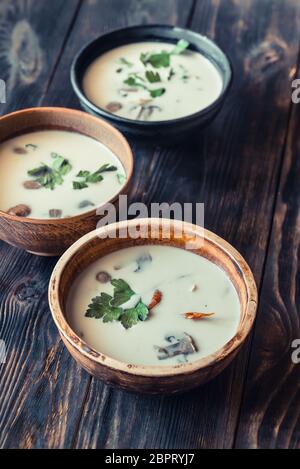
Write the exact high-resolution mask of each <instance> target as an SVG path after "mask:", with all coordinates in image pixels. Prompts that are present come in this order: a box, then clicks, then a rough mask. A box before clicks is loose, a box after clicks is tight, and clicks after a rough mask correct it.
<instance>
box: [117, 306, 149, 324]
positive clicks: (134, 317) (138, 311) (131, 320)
mask: <svg viewBox="0 0 300 469" xmlns="http://www.w3.org/2000/svg"><path fill="white" fill-rule="evenodd" d="M148 313H149V310H148V308H147V306H146V305H145V304H144V303H142V302H141V301H140V302H139V303H138V304H137V305H136V307H135V308H131V309H127V310H126V311H125V312H124V313H123V314H122V316H121V319H120V320H121V324H122V325H123V327H125V329H130V328H131V327H132V326H135V325H136V324H138V322H139V321H145V320H146V319H147V316H148Z"/></svg>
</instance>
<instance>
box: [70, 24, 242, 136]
mask: <svg viewBox="0 0 300 469" xmlns="http://www.w3.org/2000/svg"><path fill="white" fill-rule="evenodd" d="M179 39H185V40H187V41H188V42H189V43H190V47H189V49H191V50H194V51H197V52H200V53H201V54H202V55H204V56H205V57H206V58H207V59H209V60H210V61H211V62H212V63H213V64H214V65H215V66H216V68H217V69H218V71H219V73H220V74H221V77H222V80H223V90H222V93H221V95H220V96H219V98H218V99H217V100H216V101H214V102H213V103H212V104H211V105H210V106H208V107H207V108H205V109H203V110H201V111H200V112H198V113H196V114H191V115H189V116H186V117H181V118H179V119H173V120H168V121H156V122H147V121H146V122H145V121H137V120H133V119H126V118H124V117H120V116H116V115H114V114H111V113H110V112H108V111H106V110H105V109H102V108H99V107H98V106H96V105H95V104H93V103H92V102H91V101H90V100H89V99H88V98H87V97H86V96H85V94H84V92H83V89H82V80H83V76H84V73H85V71H86V69H87V67H88V66H89V65H90V64H91V63H92V62H93V61H94V60H95V59H96V58H97V57H99V56H100V55H101V54H103V53H104V52H107V51H109V50H111V49H114V48H116V47H118V46H121V45H124V44H130V43H133V42H142V41H159V42H171V43H174V44H176V43H177V41H178V40H179ZM232 76H233V73H232V67H231V64H230V61H229V59H228V57H227V56H226V55H225V54H224V52H222V50H221V49H220V48H219V47H218V46H217V45H216V44H215V43H214V42H213V41H211V40H210V39H208V38H207V37H205V36H202V35H200V34H198V33H195V32H193V31H190V30H187V29H182V28H177V27H173V26H162V25H150V26H133V27H129V28H124V29H119V30H116V31H113V32H111V33H109V34H105V35H103V36H100V37H99V38H97V39H96V40H94V41H93V42H91V43H89V44H88V45H87V46H85V47H84V48H83V49H82V50H81V51H80V52H79V54H78V55H77V56H76V57H75V59H74V61H73V64H72V67H71V83H72V86H73V89H74V91H75V93H76V94H77V96H78V98H79V100H80V104H81V106H82V107H83V109H84V110H86V111H87V112H89V113H91V114H94V115H96V116H98V117H102V118H104V119H106V120H108V121H109V122H110V123H111V124H113V125H114V126H116V127H117V128H118V129H120V130H121V131H122V132H125V133H127V134H129V135H131V136H134V137H138V138H149V137H150V138H155V139H156V141H159V142H163V143H166V144H171V143H172V142H174V141H178V140H179V139H182V138H184V137H185V136H186V135H187V134H188V133H191V132H193V131H196V130H199V129H200V128H202V127H204V126H206V125H207V124H209V123H210V122H211V121H212V120H213V119H214V118H215V116H216V115H217V114H218V112H219V111H220V110H221V108H222V105H223V103H224V100H225V97H226V95H227V93H228V91H229V88H230V85H231V82H232Z"/></svg>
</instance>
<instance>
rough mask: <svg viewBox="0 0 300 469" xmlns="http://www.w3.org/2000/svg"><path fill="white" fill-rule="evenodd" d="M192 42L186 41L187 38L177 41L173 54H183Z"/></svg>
mask: <svg viewBox="0 0 300 469" xmlns="http://www.w3.org/2000/svg"><path fill="white" fill-rule="evenodd" d="M189 45H190V43H189V42H188V41H186V40H185V39H180V41H178V42H177V44H176V46H175V48H174V49H173V50H172V52H171V54H172V55H179V54H182V52H184V51H185V50H186V49H187V48H188V47H189Z"/></svg>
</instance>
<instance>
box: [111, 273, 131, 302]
mask: <svg viewBox="0 0 300 469" xmlns="http://www.w3.org/2000/svg"><path fill="white" fill-rule="evenodd" d="M111 284H112V286H113V287H114V298H113V300H112V305H113V306H121V305H123V304H124V303H127V301H129V300H130V298H131V297H132V296H133V295H134V294H135V293H134V291H133V290H131V288H130V286H129V285H128V283H126V282H125V280H122V279H119V280H117V279H116V280H112V281H111Z"/></svg>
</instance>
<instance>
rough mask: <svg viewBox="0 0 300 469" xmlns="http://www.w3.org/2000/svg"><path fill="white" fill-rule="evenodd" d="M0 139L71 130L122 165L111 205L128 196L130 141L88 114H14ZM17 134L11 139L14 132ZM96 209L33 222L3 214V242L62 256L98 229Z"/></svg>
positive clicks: (0, 122)
mask: <svg viewBox="0 0 300 469" xmlns="http://www.w3.org/2000/svg"><path fill="white" fill-rule="evenodd" d="M0 127H1V137H2V138H3V139H6V138H11V137H13V136H15V134H21V133H24V132H32V131H36V130H45V129H60V130H69V131H71V132H80V133H82V134H83V135H86V136H88V137H91V138H93V139H95V140H98V141H99V142H101V143H102V144H104V145H105V146H106V147H107V148H109V149H110V150H111V151H112V152H113V153H114V155H116V156H117V158H118V159H119V161H120V162H121V164H122V166H123V168H124V170H125V174H126V183H125V185H123V186H121V185H120V189H119V192H118V193H117V195H116V196H114V197H113V198H112V199H111V200H110V201H109V202H111V203H114V204H115V207H116V209H117V208H118V196H119V195H121V194H122V195H125V194H126V193H127V190H128V187H129V186H130V183H131V179H132V174H133V165H134V163H133V155H132V151H131V148H130V147H129V145H128V142H127V140H126V139H125V138H124V137H123V135H122V134H121V133H120V132H118V131H117V130H116V129H115V128H114V127H112V126H111V125H110V124H108V123H107V122H105V121H103V120H100V119H97V118H96V117H94V116H91V115H90V114H88V113H86V112H81V111H77V110H74V109H64V108H60V107H38V108H34V109H25V110H21V111H19V112H14V113H13V114H9V115H8V116H3V117H2V118H0ZM12 129H13V132H14V134H13V135H12V134H11V132H12ZM96 212H97V207H95V208H94V209H92V210H89V211H86V212H84V213H79V214H77V215H74V216H71V217H65V218H60V219H42V220H38V219H32V218H30V214H29V216H28V217H20V216H16V215H12V214H9V213H6V212H3V211H0V238H1V239H2V240H3V241H7V242H8V243H9V244H12V245H13V246H16V247H19V248H22V249H25V250H26V251H28V252H30V253H36V254H40V255H44V256H58V255H61V254H63V253H64V252H65V251H66V249H67V248H68V247H70V246H71V244H73V243H75V241H77V240H78V239H79V238H81V237H82V236H83V235H85V234H86V233H88V232H90V231H92V230H94V229H95V227H96V226H97V223H98V221H99V220H100V218H101V217H100V216H97V213H96Z"/></svg>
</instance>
